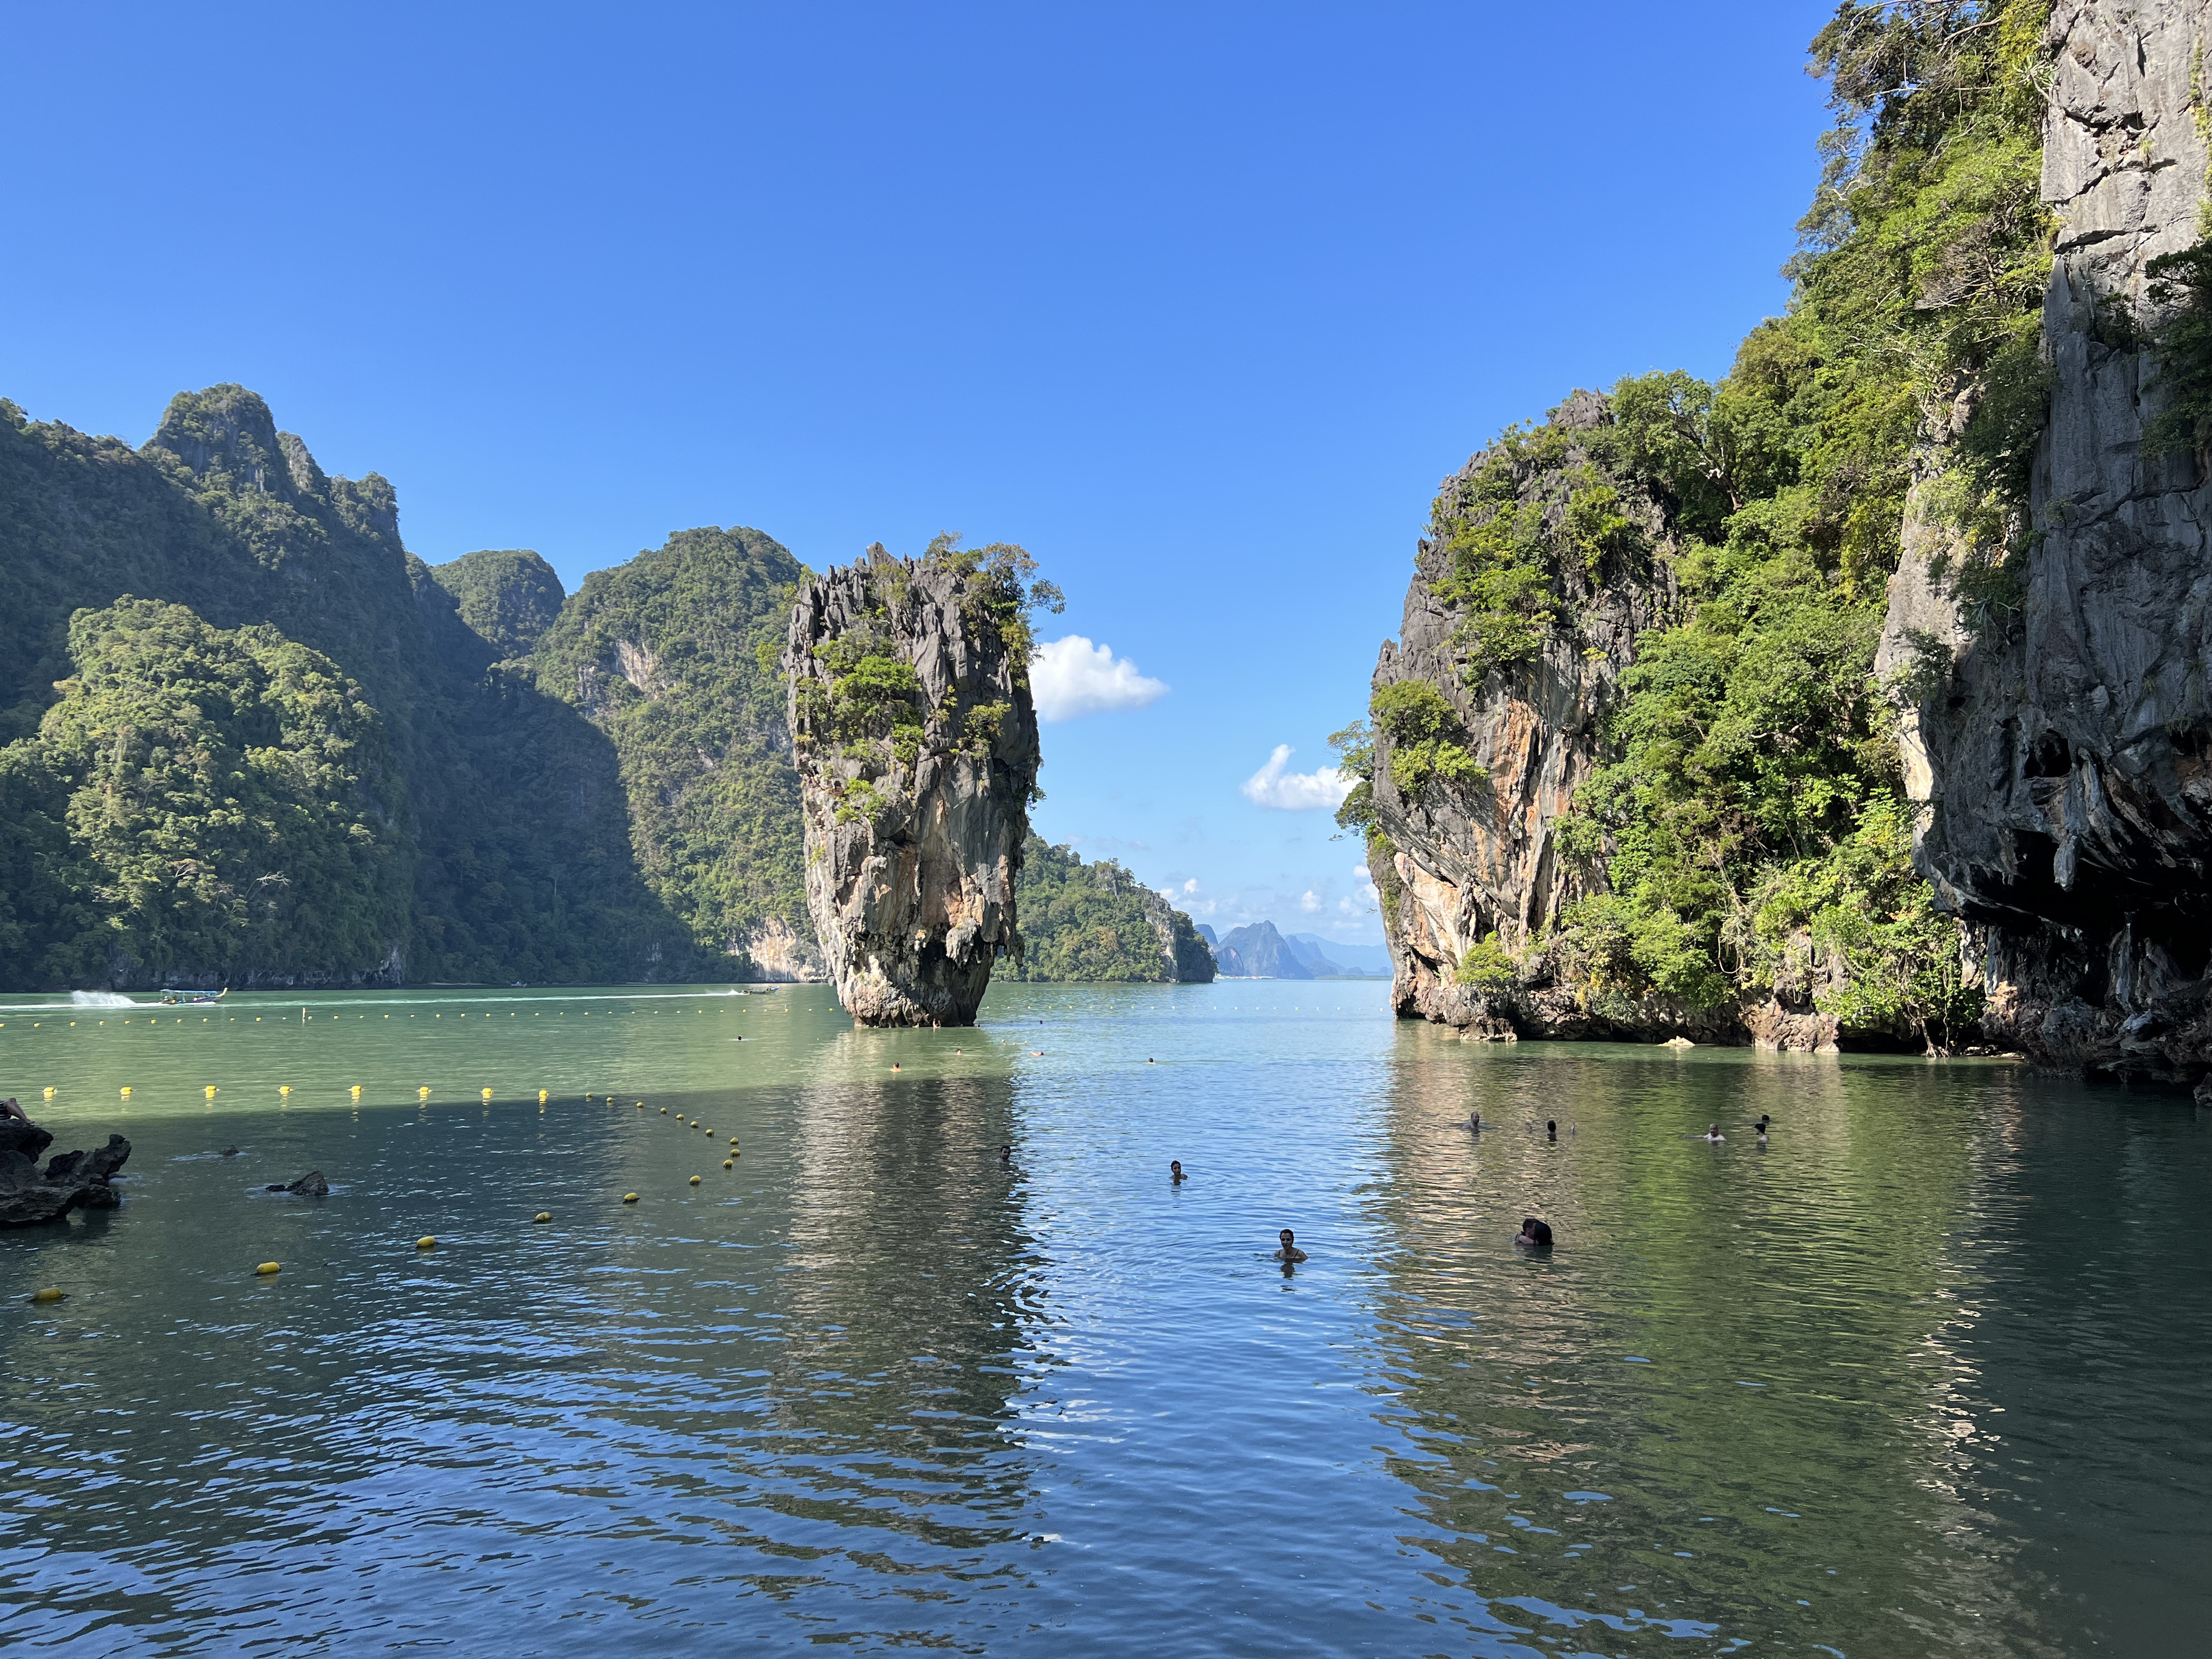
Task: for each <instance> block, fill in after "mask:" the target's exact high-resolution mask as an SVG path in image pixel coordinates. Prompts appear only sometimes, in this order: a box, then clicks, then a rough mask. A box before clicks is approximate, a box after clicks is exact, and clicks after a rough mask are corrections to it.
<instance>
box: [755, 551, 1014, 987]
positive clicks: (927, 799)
mask: <svg viewBox="0 0 2212 1659" xmlns="http://www.w3.org/2000/svg"><path fill="white" fill-rule="evenodd" d="M988 585H989V578H988V576H987V574H981V573H975V572H970V571H965V570H963V568H960V566H959V565H958V564H957V563H956V562H950V561H945V560H935V559H933V560H907V559H896V558H893V557H891V556H890V555H888V554H885V553H884V552H883V551H882V550H881V549H875V550H872V551H871V556H870V557H869V559H868V561H867V562H865V563H860V564H854V565H852V566H850V567H848V568H843V569H835V570H831V571H830V572H829V573H828V574H826V575H823V576H820V577H816V578H813V579H811V580H808V581H807V582H806V583H805V585H804V586H802V587H801V589H800V591H799V596H798V599H797V603H796V605H794V607H793V613H792V620H791V631H790V635H789V638H788V640H787V643H786V645H785V648H784V657H783V664H784V670H785V672H786V673H787V676H788V677H789V679H790V705H789V708H790V720H791V732H792V740H793V748H794V750H795V753H796V757H797V762H798V766H799V782H800V794H801V803H802V810H803V812H804V814H805V837H806V897H807V906H808V909H809V911H810V913H811V915H812V917H813V921H814V927H815V932H816V934H817V937H818V938H819V939H820V941H821V945H822V951H823V957H825V958H826V961H827V964H828V967H829V975H830V977H831V979H832V980H833V981H835V982H836V987H837V995H838V999H839V1000H840V1001H841V1002H842V1003H843V1005H844V1006H845V1009H846V1011H847V1012H848V1013H850V1014H851V1015H852V1016H853V1018H854V1019H855V1020H857V1021H859V1022H860V1024H866V1025H968V1024H974V1023H975V1010H976V1007H977V1005H979V1004H980V1003H981V1001H982V1000H983V993H984V990H985V988H986V987H988V985H989V984H990V981H991V968H992V964H993V963H994V962H995V961H996V960H997V959H998V958H999V957H1000V956H1002V955H1006V954H1009V953H1012V952H1014V951H1018V950H1019V948H1020V935H1019V933H1018V931H1017V927H1016V923H1015V915H1014V878H1015V876H1016V874H1017V873H1018V872H1019V870H1020V868H1021V859H1022V843H1023V840H1024V837H1025V836H1027V834H1028V832H1029V805H1030V794H1031V792H1032V790H1034V788H1035V787H1036V775H1037V763H1038V752H1037V724H1036V710H1035V708H1033V707H1032V706H1031V703H1030V688H1029V679H1028V668H1027V662H1026V658H1025V654H1024V651H1023V650H1022V649H1021V648H1020V645H1019V642H1018V640H1017V641H1010V640H1009V638H1008V636H1007V634H1006V630H1005V629H1004V628H1003V627H1002V625H1001V623H1000V622H999V621H997V620H994V618H993V617H992V615H991V614H990V611H991V601H992V595H991V592H990V591H989V586H988ZM1025 638H1026V636H1025V635H1020V636H1019V639H1021V640H1025ZM863 659H867V660H872V661H873V662H876V663H879V664H883V663H888V664H895V665H902V666H903V667H904V668H906V669H908V670H911V671H912V675H913V684H912V685H911V687H910V688H909V689H908V690H906V691H904V692H902V693H899V694H897V695H895V696H894V695H888V694H887V695H886V696H878V697H877V698H876V699H875V700H873V701H872V702H871V701H867V700H864V699H860V698H859V697H858V696H857V695H856V693H855V692H854V689H853V686H854V682H853V681H851V680H850V679H843V678H842V677H843V676H844V675H846V674H848V673H849V672H850V671H851V666H852V665H853V664H854V663H855V662H860V661H862V660H863ZM864 678H865V676H864ZM876 678H877V679H878V680H881V681H884V682H885V683H888V682H889V681H892V680H896V679H897V678H898V676H896V674H893V675H889V676H884V675H880V674H879V675H878V676H877V677H876ZM841 680H842V684H844V685H845V688H846V689H845V690H843V691H842V692H841V690H839V687H840V684H841Z"/></svg>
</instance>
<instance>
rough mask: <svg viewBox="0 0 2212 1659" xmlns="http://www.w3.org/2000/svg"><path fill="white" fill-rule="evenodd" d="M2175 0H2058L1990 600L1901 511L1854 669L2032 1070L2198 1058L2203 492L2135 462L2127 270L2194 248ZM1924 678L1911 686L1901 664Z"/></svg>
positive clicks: (1953, 904) (1941, 883)
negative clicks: (2014, 423)
mask: <svg viewBox="0 0 2212 1659" xmlns="http://www.w3.org/2000/svg"><path fill="white" fill-rule="evenodd" d="M2204 17H2205V14H2204V9H2203V5H2202V4H2201V3H2197V0H2130V3H2128V4H2124V5H2123V4H2120V3H2118V0H2060V3H2059V4H2058V5H2057V7H2056V9H2054V11H2053V14H2052V17H2051V41H2052V43H2053V44H2054V45H2055V46H2056V47H2057V51H2056V53H2055V56H2054V58H2053V67H2054V70H2055V75H2056V80H2055V83H2054V86H2053V89H2052V96H2051V112H2050V115H2049V117H2048V119H2047V122H2046V126H2045V148H2044V162H2043V194H2044V197H2045V200H2046V201H2047V202H2048V203H2049V204H2051V207H2052V208H2053V209H2054V210H2056V212H2057V215H2058V217H2059V220H2060V224H2061V228H2060V229H2059V232H2058V235H2057V247H2056V252H2057V262H2056V265H2055V268H2054V270H2053V271H2052V273H2051V285H2050V289H2049V290H2048V293H2047V295H2046V298H2045V306H2044V316H2043V330H2044V341H2045V350H2046V353H2047V356H2048V358H2049V361H2050V362H2051V366H2052V368H2053V370H2054V374H2053V379H2052V392H2051V415H2050V423H2049V426H2048V428H2046V429H2045V434H2044V437H2043V441H2042V444H2041V447H2040V449H2039V453H2038V456H2037V459H2036V465H2035V471H2034V477H2033V486H2032V489H2031V495H2030V500H2031V502H2032V505H2033V514H2034V531H2035V535H2034V537H2033V538H2032V541H2031V544H2030V546H2029V548H2028V550H2027V551H2025V552H2023V553H2019V554H2015V555H2014V558H2015V560H2016V561H2018V562H2019V565H2020V568H2019V576H2020V582H2021V593H2020V597H2019V600H2018V605H2017V608H2016V609H2011V610H1991V611H1984V612H1983V613H1981V614H1980V615H1978V616H1977V615H1972V614H1969V613H1968V612H1967V611H1966V608H1965V607H1964V606H1962V605H1961V603H1960V600H1959V599H1958V597H1957V595H1956V593H1955V592H1954V590H1953V589H1952V588H1951V587H1950V586H1948V584H1947V582H1946V581H1945V580H1943V579H1942V574H1940V573H1942V571H1943V570H1944V569H1945V568H1946V565H1947V559H1946V556H1947V555H1948V553H1950V552H1951V548H1950V545H1949V543H1948V538H1947V536H1946V535H1945V533H1944V532H1943V531H1942V528H1941V527H1940V526H1938V525H1937V524H1936V523H1934V522H1932V521H1931V520H1930V519H1929V518H1923V517H1922V516H1921V515H1918V514H1917V513H1916V514H1915V515H1914V516H1913V518H1912V519H1911V520H1909V521H1908V524H1907V531H1906V547H1905V560H1904V562H1903V563H1902V564H1901V566H1900V567H1899V570H1898V573H1897V575H1896V577H1895V578H1894V579H1893V582H1892V584H1891V587H1890V608H1889V614H1888V618H1887V627H1886V629H1885V631H1884V637H1883V644H1882V660H1881V667H1882V668H1883V669H1884V670H1885V671H1891V672H1899V671H1909V670H1913V669H1918V670H1920V672H1919V674H1918V676H1917V687H1919V688H1924V690H1925V695H1924V696H1923V697H1922V698H1921V699H1920V700H1919V701H1918V702H1917V705H1916V706H1915V707H1912V708H1909V709H1907V710H1906V711H1905V720H1904V750H1905V774H1906V781H1907V787H1908V790H1909V792H1910V793H1911V796H1912V798H1913V799H1914V800H1915V801H1916V802H1917V803H1919V804H1920V805H1919V820H1918V823H1917V837H1916V848H1915V852H1916V859H1917V863H1918V864H1919V866H1920V868H1921V870H1922V871H1923V873H1924V874H1925V875H1926V876H1927V877H1928V878H1929V881H1930V882H1932V883H1933V884H1935V888H1936V895H1937V902H1938V903H1939V904H1940V905H1941V906H1942V908H1945V909H1948V910H1949V911H1951V912H1952V913H1953V914H1954V915H1957V916H1959V917H1960V919H1961V920H1962V921H1964V922H1965V923H1966V932H1967V937H1968V945H1969V953H1970V955H1971V956H1972V958H1973V959H1974V961H1975V963H1976V965H1977V966H1978V969H1979V972H1980V975H1981V978H1982V982H1983V987H1984V991H1985V992H1986V994H1987V997H1988V1006H1987V1011H1986V1012H1985V1015H1984V1030H1985V1032H1986V1033H1987V1034H1988V1036H1990V1039H1991V1040H1993V1041H1995V1042H1999V1043H2002V1044H2004V1045H2006V1046H2009V1047H2016V1048H2021V1049H2022V1050H2024V1051H2025V1052H2027V1054H2029V1055H2030V1056H2032V1057H2033V1058H2035V1059H2037V1060H2042V1061H2045V1062H2046V1063H2049V1064H2052V1065H2059V1066H2075V1067H2082V1068H2087V1069H2098V1070H2105V1071H2110V1072H2117V1073H2137V1074H2142V1075H2148V1076H2165V1077H2169V1078H2177V1079H2190V1078H2196V1077H2200V1076H2203V1075H2204V1074H2205V1073H2206V1071H2207V1068H2208V1066H2212V1013H2208V1008H2207V974H2208V966H2212V963H2208V952H2212V881H2208V872H2212V680H2209V679H2208V677H2207V673H2206V669H2207V666H2208V659H2212V482H2208V480H2207V477H2206V474H2205V471H2204V470H2203V466H2202V465H2200V463H2201V460H2202V458H2201V457H2198V456H2192V455H2187V454H2171V455H2166V456H2163V457H2160V456H2156V455H2154V454H2151V453H2147V451H2146V447H2145V445H2144V438H2145V433H2146V428H2147V427H2148V424H2149V422H2151V421H2153V420H2154V419H2155V418H2156V416H2157V415H2158V413H2159V411H2160V409H2161V408H2162V407H2163V406H2164V393H2163V389H2162V387H2161V386H2160V380H2159V375H2158V371H2157V367H2156V362H2155V357H2154V354H2152V353H2150V352H2148V351H2147V350H2145V349H2143V345H2142V339H2143V332H2142V331H2143V328H2144V326H2145V325H2149V324H2153V323H2154V322H2155V320H2156V318H2155V315H2154V308H2153V307H2152V306H2151V304H2150V302H2149V301H2148V297H2147V294H2146V285H2145V269H2144V268H2145V266H2146V265H2147V264H2148V263H2149V261H2150V260H2151V259H2153V258H2155V257H2157V256H2158V255H2160V254H2161V253H2166V252H2174V251H2177V250H2179V249H2181V248H2183V247H2185V246H2189V245H2190V244H2191V243H2193V242H2194V241H2196V240H2197V237H2198V236H2199V234H2201V232H2202V229H2203V221H2202V218H2201V214H2202V211H2203V202H2204V200H2205V197H2206V178H2207V157H2206V154H2205V144H2204V142H2203V128H2202V127H2201V126H2200V125H2199V123H2200V122H2202V120H2203V114H2202V112H2201V108H2200V106H2198V103H2197V98H2198V93H2197V87H2196V81H2197V76H2198V74H2199V71H2198V70H2197V69H2196V68H2195V67H2194V65H2196V64H2198V62H2199V61H2200V58H2199V54H2200V53H2201V52H2202V46H2201V45H2200V44H2199V43H2200V40H2201V35H2202V31H2203V27H2204ZM1930 668H1932V669H1933V670H1935V671H1934V672H1932V673H1931V672H1929V671H1928V670H1929V669H1930Z"/></svg>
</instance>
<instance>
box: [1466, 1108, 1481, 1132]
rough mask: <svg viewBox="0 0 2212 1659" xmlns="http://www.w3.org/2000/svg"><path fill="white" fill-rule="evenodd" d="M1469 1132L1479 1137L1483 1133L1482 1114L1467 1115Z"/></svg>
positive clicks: (1472, 1113)
mask: <svg viewBox="0 0 2212 1659" xmlns="http://www.w3.org/2000/svg"><path fill="white" fill-rule="evenodd" d="M1467 1132H1468V1133H1469V1134H1471V1135H1479V1134H1480V1133H1482V1114H1481V1113H1480V1112H1469V1113H1468V1115H1467Z"/></svg>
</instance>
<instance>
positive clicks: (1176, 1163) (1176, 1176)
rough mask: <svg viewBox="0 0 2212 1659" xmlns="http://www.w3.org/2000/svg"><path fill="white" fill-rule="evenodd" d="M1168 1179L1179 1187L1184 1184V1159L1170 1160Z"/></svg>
mask: <svg viewBox="0 0 2212 1659" xmlns="http://www.w3.org/2000/svg"><path fill="white" fill-rule="evenodd" d="M1168 1179H1169V1180H1170V1181H1171V1182H1174V1183H1175V1184H1176V1186H1178V1187H1180V1186H1182V1180H1183V1176H1182V1159H1181V1158H1170V1159H1169V1160H1168Z"/></svg>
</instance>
